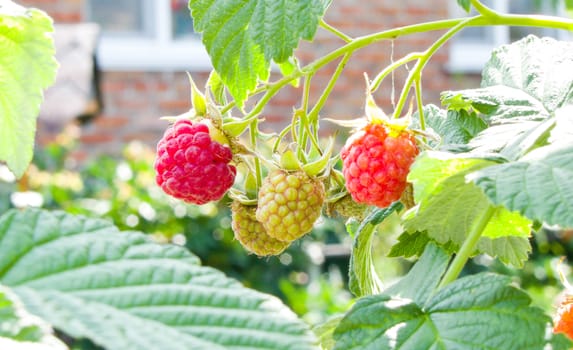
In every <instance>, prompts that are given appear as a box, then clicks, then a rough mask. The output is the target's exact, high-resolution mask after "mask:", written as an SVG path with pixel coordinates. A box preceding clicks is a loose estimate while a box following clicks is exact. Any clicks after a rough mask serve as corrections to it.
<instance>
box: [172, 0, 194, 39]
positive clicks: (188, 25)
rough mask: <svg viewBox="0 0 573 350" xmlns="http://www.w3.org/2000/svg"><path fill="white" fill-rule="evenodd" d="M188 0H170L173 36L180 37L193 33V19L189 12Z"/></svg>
mask: <svg viewBox="0 0 573 350" xmlns="http://www.w3.org/2000/svg"><path fill="white" fill-rule="evenodd" d="M188 4H189V1H188V0H171V16H172V19H173V20H172V23H173V28H172V33H173V38H175V39H181V38H185V37H189V36H192V35H194V34H195V32H194V31H193V19H192V18H191V15H190V13H189V8H188Z"/></svg>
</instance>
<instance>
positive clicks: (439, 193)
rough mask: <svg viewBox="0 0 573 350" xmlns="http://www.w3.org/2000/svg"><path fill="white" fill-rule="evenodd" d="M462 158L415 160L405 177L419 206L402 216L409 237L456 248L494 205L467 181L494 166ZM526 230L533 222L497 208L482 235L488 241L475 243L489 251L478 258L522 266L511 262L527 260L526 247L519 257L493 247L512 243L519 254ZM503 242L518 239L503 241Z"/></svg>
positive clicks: (436, 156) (428, 154) (432, 154)
mask: <svg viewBox="0 0 573 350" xmlns="http://www.w3.org/2000/svg"><path fill="white" fill-rule="evenodd" d="M461 157H462V156H460V155H454V154H451V153H445V152H426V153H424V154H422V155H421V156H419V157H418V158H417V160H416V162H415V163H414V165H413V166H412V169H411V171H410V174H409V176H408V180H409V181H411V182H412V183H413V184H414V196H415V198H416V201H417V203H418V204H417V206H416V207H414V208H413V209H411V210H410V211H409V212H408V213H406V214H405V215H404V218H405V221H404V228H405V229H406V230H407V231H408V232H411V233H414V232H417V231H418V232H424V231H425V232H426V233H427V234H428V236H429V237H430V238H431V239H433V240H435V241H436V242H438V243H440V244H450V243H453V244H455V245H458V246H459V245H461V244H462V243H463V242H464V241H465V239H466V237H467V235H468V233H469V232H470V231H471V229H472V228H473V227H474V226H475V225H477V223H478V221H479V220H480V219H481V217H482V215H483V213H484V212H486V211H487V209H488V208H489V207H490V206H492V205H493V204H492V202H490V200H489V199H488V197H487V196H486V195H485V194H484V193H483V192H482V190H481V189H480V188H479V187H478V186H476V185H475V184H474V183H472V182H468V181H467V180H466V175H468V174H470V173H472V172H474V171H477V170H479V169H483V168H487V167H489V166H492V165H494V164H496V163H494V162H492V161H490V160H486V159H481V158H461ZM530 230H531V222H530V221H529V220H528V219H526V218H524V217H522V216H521V215H520V214H519V213H517V212H515V211H509V210H507V209H506V208H504V207H503V206H497V207H496V208H495V209H494V213H493V216H492V217H491V219H490V220H489V222H488V224H487V225H486V227H485V229H484V231H483V232H482V234H481V236H482V238H481V239H482V240H483V239H490V240H492V241H491V242H488V243H482V244H481V245H480V244H479V242H478V249H479V248H489V249H487V250H483V251H482V250H478V251H477V252H483V253H488V254H490V255H492V256H499V257H500V259H501V260H502V261H504V262H507V263H511V264H512V265H515V266H521V265H522V263H523V260H515V259H512V258H513V257H515V256H522V257H527V252H528V251H529V244H527V245H526V246H525V247H527V250H525V251H522V252H521V254H515V253H514V252H513V251H511V250H508V249H507V247H506V248H505V249H501V248H502V247H495V245H496V244H499V245H502V246H507V244H512V243H514V244H516V246H515V247H514V249H522V248H524V246H523V242H522V241H525V242H527V238H528V237H529V234H530ZM505 237H519V239H512V240H508V239H501V238H505ZM500 252H508V255H507V256H505V255H498V254H499V253H500Z"/></svg>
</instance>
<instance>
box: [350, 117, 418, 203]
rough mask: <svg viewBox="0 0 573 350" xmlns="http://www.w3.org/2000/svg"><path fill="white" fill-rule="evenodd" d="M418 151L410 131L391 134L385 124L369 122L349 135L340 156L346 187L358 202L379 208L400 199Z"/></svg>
mask: <svg viewBox="0 0 573 350" xmlns="http://www.w3.org/2000/svg"><path fill="white" fill-rule="evenodd" d="M418 153H419V150H418V147H417V146H416V142H415V139H414V137H413V136H412V134H410V133H409V132H408V131H401V132H400V133H399V134H398V135H396V136H395V135H394V134H393V133H392V134H390V130H389V128H388V127H387V126H385V125H384V124H379V123H378V124H368V125H367V126H366V127H364V128H363V129H361V130H359V131H358V132H357V133H355V134H354V135H352V137H350V138H349V139H348V140H347V142H346V144H345V145H344V147H343V148H342V151H341V152H340V156H341V158H342V161H343V170H342V172H343V174H344V178H345V179H346V188H347V189H348V192H349V193H350V194H351V195H352V199H354V200H355V201H356V202H357V203H364V204H368V205H375V206H378V207H381V208H385V207H387V206H389V205H390V204H391V203H392V202H394V201H396V200H398V199H400V196H401V195H402V192H404V189H405V188H406V185H407V182H406V177H407V176H408V172H409V171H410V165H412V163H413V162H414V159H415V158H416V156H417V155H418Z"/></svg>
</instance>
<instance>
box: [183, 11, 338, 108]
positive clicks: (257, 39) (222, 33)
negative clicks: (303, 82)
mask: <svg viewBox="0 0 573 350" xmlns="http://www.w3.org/2000/svg"><path fill="white" fill-rule="evenodd" d="M328 3H329V1H326V0H190V1H189V8H190V9H191V15H192V16H193V20H194V22H193V23H194V26H195V31H197V32H201V33H203V43H204V45H205V47H206V48H207V52H208V53H209V55H210V56H211V60H212V62H213V66H214V67H215V69H216V70H217V72H218V73H219V75H220V76H221V78H222V80H223V82H224V83H225V85H227V87H228V88H229V91H230V92H231V95H233V97H234V98H235V100H236V101H237V102H238V103H239V105H242V103H243V101H244V100H245V99H246V97H247V94H248V92H249V91H252V90H253V89H254V88H255V86H256V84H257V82H258V80H267V79H268V75H269V68H270V62H271V60H274V61H275V62H277V63H283V62H285V61H286V60H287V59H288V58H289V57H291V56H292V54H293V50H294V49H295V48H296V47H297V45H298V42H299V40H300V39H306V40H311V39H312V38H313V37H314V34H315V32H316V29H317V27H318V22H319V20H320V18H321V17H322V15H323V14H324V11H325V10H326V7H327V6H328ZM190 59H191V58H190Z"/></svg>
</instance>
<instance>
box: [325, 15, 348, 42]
mask: <svg viewBox="0 0 573 350" xmlns="http://www.w3.org/2000/svg"><path fill="white" fill-rule="evenodd" d="M319 24H320V26H321V27H322V28H324V29H326V30H327V31H329V32H331V33H332V34H334V35H336V36H337V37H339V38H340V39H342V40H344V41H346V42H347V43H349V42H351V41H352V38H351V37H349V36H348V35H346V34H344V33H342V32H341V31H340V30H338V29H336V28H334V27H333V26H331V25H330V24H328V23H326V21H325V20H324V19H321V20H320V23H319Z"/></svg>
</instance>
